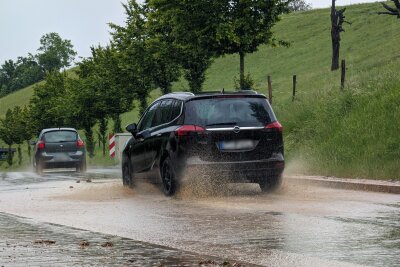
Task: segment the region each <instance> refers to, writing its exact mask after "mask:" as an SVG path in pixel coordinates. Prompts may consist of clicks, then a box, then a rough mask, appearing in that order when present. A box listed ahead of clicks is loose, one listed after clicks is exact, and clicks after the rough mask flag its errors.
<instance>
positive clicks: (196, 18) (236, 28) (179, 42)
mask: <svg viewBox="0 0 400 267" xmlns="http://www.w3.org/2000/svg"><path fill="white" fill-rule="evenodd" d="M289 2H290V1H281V0H255V1H254V0H234V1H227V0H218V1H210V0H201V1H185V0H175V1H169V0H148V5H149V7H150V8H151V10H152V12H150V15H149V20H150V22H153V24H155V25H158V29H160V31H164V32H165V34H166V35H167V36H170V37H172V42H173V43H174V46H175V47H177V48H178V49H179V50H178V51H179V55H180V57H178V58H179V59H180V60H179V62H180V64H181V65H182V67H183V69H184V70H185V78H186V79H187V80H188V82H189V85H190V87H191V90H192V91H194V92H197V91H199V90H201V85H202V83H203V82H204V73H205V71H206V70H207V69H208V67H209V66H210V64H211V62H212V61H211V59H212V58H213V57H215V56H222V55H226V54H239V55H240V81H241V85H242V86H244V84H243V82H244V57H245V55H246V54H247V53H253V52H255V51H257V49H258V47H259V46H260V45H261V44H275V43H276V40H275V39H274V37H273V33H272V31H271V28H272V27H273V26H274V25H275V23H276V22H277V21H279V16H280V15H281V14H282V13H284V12H287V11H288V3H289ZM242 88H243V87H242Z"/></svg>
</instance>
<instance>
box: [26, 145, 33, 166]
mask: <svg viewBox="0 0 400 267" xmlns="http://www.w3.org/2000/svg"><path fill="white" fill-rule="evenodd" d="M26 144H27V146H28V147H27V148H28V157H29V162H32V160H31V143H30V140H26Z"/></svg>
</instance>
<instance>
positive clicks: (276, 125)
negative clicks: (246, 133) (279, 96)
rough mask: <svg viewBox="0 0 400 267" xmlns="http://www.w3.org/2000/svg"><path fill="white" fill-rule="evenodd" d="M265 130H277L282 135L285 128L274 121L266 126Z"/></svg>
mask: <svg viewBox="0 0 400 267" xmlns="http://www.w3.org/2000/svg"><path fill="white" fill-rule="evenodd" d="M265 129H275V130H277V131H278V132H280V133H282V132H283V127H282V125H281V124H280V123H279V121H274V122H272V123H270V124H268V125H266V126H265Z"/></svg>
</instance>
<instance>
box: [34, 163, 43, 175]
mask: <svg viewBox="0 0 400 267" xmlns="http://www.w3.org/2000/svg"><path fill="white" fill-rule="evenodd" d="M35 172H36V173H37V174H38V175H42V174H43V163H42V162H41V161H40V160H36V162H35Z"/></svg>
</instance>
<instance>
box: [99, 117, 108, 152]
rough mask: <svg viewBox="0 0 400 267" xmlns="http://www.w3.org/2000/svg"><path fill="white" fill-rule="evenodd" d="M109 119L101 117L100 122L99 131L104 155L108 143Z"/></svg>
mask: <svg viewBox="0 0 400 267" xmlns="http://www.w3.org/2000/svg"><path fill="white" fill-rule="evenodd" d="M107 122H108V121H107V119H106V118H101V119H100V123H99V131H100V134H99V135H100V136H99V137H100V143H101V145H102V149H103V157H105V156H106V143H107V136H106V135H107V124H108V123H107Z"/></svg>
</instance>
